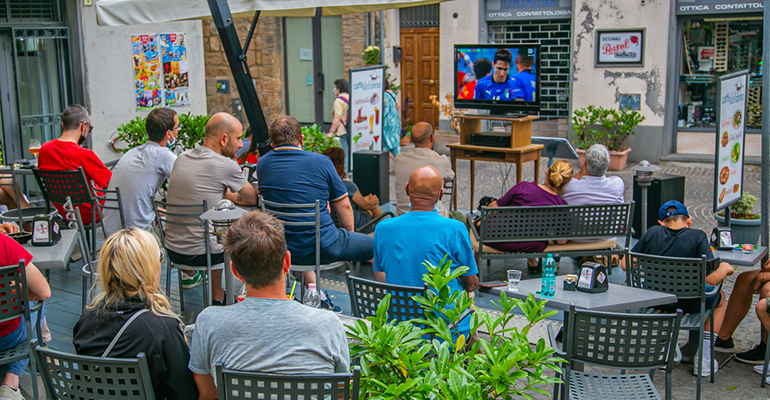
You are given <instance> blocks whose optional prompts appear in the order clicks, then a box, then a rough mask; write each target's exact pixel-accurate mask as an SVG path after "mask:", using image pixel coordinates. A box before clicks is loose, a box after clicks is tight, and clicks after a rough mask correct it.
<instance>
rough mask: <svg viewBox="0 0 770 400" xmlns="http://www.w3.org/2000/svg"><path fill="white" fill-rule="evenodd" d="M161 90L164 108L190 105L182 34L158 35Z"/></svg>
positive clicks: (185, 49) (183, 36)
mask: <svg viewBox="0 0 770 400" xmlns="http://www.w3.org/2000/svg"><path fill="white" fill-rule="evenodd" d="M160 48H161V60H162V61H163V90H164V98H165V103H166V107H179V106H187V105H190V98H189V96H188V93H189V91H188V83H187V82H188V80H187V44H186V42H185V34H184V33H161V34H160Z"/></svg>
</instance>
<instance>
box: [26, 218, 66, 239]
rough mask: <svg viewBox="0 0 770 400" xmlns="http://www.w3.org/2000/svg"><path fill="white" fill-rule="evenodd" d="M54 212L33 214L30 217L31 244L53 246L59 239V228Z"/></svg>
mask: <svg viewBox="0 0 770 400" xmlns="http://www.w3.org/2000/svg"><path fill="white" fill-rule="evenodd" d="M56 215H57V214H56V212H53V213H51V214H39V215H35V216H34V218H33V219H32V245H33V246H53V245H55V244H56V243H59V241H60V240H61V229H60V228H59V223H58V222H57V221H56Z"/></svg>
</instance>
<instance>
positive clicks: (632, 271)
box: [626, 252, 722, 399]
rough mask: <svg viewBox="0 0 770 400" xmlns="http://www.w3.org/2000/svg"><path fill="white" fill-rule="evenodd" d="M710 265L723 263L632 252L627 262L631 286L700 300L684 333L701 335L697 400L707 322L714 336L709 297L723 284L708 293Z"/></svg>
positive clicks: (684, 325) (685, 320)
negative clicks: (696, 310)
mask: <svg viewBox="0 0 770 400" xmlns="http://www.w3.org/2000/svg"><path fill="white" fill-rule="evenodd" d="M709 263H714V264H713V265H719V259H718V258H717V259H715V260H712V261H707V260H706V256H705V255H704V256H702V257H701V258H679V257H664V256H653V255H649V254H640V253H634V252H630V253H629V254H628V259H627V262H626V266H627V267H626V279H627V283H628V286H632V287H637V288H642V289H648V290H654V291H657V292H663V293H671V294H673V295H676V298H677V300H687V299H696V300H700V312H697V313H691V314H684V315H683V317H682V325H681V329H682V330H686V331H695V330H697V331H698V362H699V365H698V377H697V382H698V383H697V385H698V388H697V391H696V398H698V399H699V398H700V392H701V369H702V368H703V364H702V363H700V360H703V336H704V332H705V329H704V324H705V322H706V319H709V320H710V322H711V323H710V326H711V332H712V333H713V334H716V332H714V319H713V318H709V317H710V316H711V315H712V314H713V312H714V309H715V308H716V306H717V304H716V302H714V304H712V307H711V308H708V309H707V308H706V297H708V296H712V295H715V294H716V293H719V290H721V288H722V284H721V283H720V284H719V285H717V286H716V288H715V289H714V290H712V291H711V292H707V291H706V275H708V271H709V270H710V269H709ZM643 312H646V313H651V314H654V313H658V312H659V311H658V310H656V309H654V308H647V309H644V310H643ZM710 347H711V351H710V353H711V371H712V374H711V383H714V373H713V371H714V346H710Z"/></svg>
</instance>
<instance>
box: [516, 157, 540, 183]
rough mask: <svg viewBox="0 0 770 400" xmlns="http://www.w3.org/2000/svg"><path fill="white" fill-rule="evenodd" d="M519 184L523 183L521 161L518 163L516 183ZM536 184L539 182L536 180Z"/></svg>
mask: <svg viewBox="0 0 770 400" xmlns="http://www.w3.org/2000/svg"><path fill="white" fill-rule="evenodd" d="M519 182H521V159H518V161H516V183H519ZM535 183H537V180H535Z"/></svg>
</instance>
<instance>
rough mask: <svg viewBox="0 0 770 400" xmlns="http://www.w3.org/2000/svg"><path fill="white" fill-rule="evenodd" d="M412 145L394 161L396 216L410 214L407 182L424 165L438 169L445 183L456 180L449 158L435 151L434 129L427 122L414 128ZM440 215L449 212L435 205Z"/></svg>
mask: <svg viewBox="0 0 770 400" xmlns="http://www.w3.org/2000/svg"><path fill="white" fill-rule="evenodd" d="M412 143H414V148H413V149H412V150H409V151H407V152H404V153H401V154H399V155H398V156H397V157H396V160H395V161H394V167H393V170H394V172H395V174H396V215H402V214H405V213H407V212H409V196H408V195H407V194H406V191H404V187H405V186H406V182H407V181H408V180H409V176H410V175H411V174H412V172H413V171H414V170H416V169H417V168H419V167H422V166H424V165H431V166H433V167H435V168H436V169H438V171H439V173H441V176H443V177H444V182H450V181H452V180H453V179H454V177H455V173H454V171H452V164H451V163H450V162H449V158H448V157H447V156H444V155H441V154H438V153H436V152H435V151H433V143H434V139H433V127H432V126H431V125H430V124H429V123H427V122H419V123H417V124H415V125H414V126H413V127H412ZM435 205H436V206H437V209H438V211H439V214H441V215H443V216H447V213H448V212H447V210H446V207H444V205H443V204H442V203H441V202H439V203H438V204H435Z"/></svg>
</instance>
